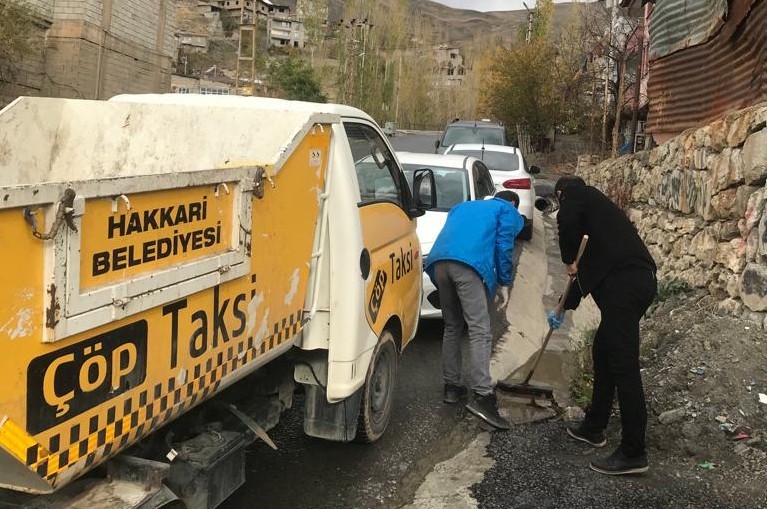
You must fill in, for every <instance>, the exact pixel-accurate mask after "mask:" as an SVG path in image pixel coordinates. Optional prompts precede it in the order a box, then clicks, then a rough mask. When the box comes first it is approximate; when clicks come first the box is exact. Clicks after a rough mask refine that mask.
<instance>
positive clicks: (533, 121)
mask: <svg viewBox="0 0 767 509" xmlns="http://www.w3.org/2000/svg"><path fill="white" fill-rule="evenodd" d="M555 58H556V55H555V51H554V48H553V46H552V45H551V44H549V43H548V42H546V41H541V40H535V39H534V40H533V41H532V42H531V43H530V44H517V45H515V46H513V47H512V48H511V49H507V48H504V47H502V46H497V47H496V48H495V49H493V50H491V51H490V52H488V53H487V54H486V55H485V57H484V58H483V60H482V63H481V65H480V74H481V75H483V76H485V77H486V78H485V87H484V88H482V89H481V90H480V104H481V109H482V111H484V112H486V113H489V114H491V115H492V116H495V117H497V118H499V119H500V120H502V121H503V122H504V123H506V124H508V125H511V126H514V125H520V126H522V127H523V128H524V129H525V130H526V132H527V134H528V135H530V138H531V140H532V141H533V143H535V142H536V141H538V140H541V139H543V138H544V137H546V135H547V134H548V133H549V131H550V130H551V128H552V127H553V126H554V125H556V123H557V120H558V119H559V114H560V109H561V104H560V98H559V95H558V94H557V88H556V86H555V85H556V79H555V73H554V61H555Z"/></svg>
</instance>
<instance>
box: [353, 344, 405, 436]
mask: <svg viewBox="0 0 767 509" xmlns="http://www.w3.org/2000/svg"><path fill="white" fill-rule="evenodd" d="M396 379H397V345H396V343H395V342H394V336H392V333H391V332H389V331H388V330H385V331H383V334H381V338H380V339H379V340H378V345H377V346H376V349H375V351H374V352H373V358H372V359H371V361H370V367H369V368H368V373H367V377H366V378H365V386H364V387H363V393H362V403H361V404H360V415H359V419H358V420H357V440H358V441H360V442H366V443H373V442H375V441H376V440H378V439H379V438H381V435H383V433H384V431H386V426H387V425H388V424H389V417H391V410H392V406H393V405H394V389H395V386H396Z"/></svg>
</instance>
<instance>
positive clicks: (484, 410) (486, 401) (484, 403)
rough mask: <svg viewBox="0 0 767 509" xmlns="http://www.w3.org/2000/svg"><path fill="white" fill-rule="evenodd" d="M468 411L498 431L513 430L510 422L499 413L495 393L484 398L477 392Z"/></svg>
mask: <svg viewBox="0 0 767 509" xmlns="http://www.w3.org/2000/svg"><path fill="white" fill-rule="evenodd" d="M466 409H467V410H468V411H469V412H471V413H473V414H474V415H476V416H477V417H479V418H480V419H482V420H483V421H485V422H486V423H488V424H489V425H490V426H492V427H494V428H496V429H500V430H504V431H505V430H507V429H510V428H511V424H509V421H507V420H506V419H504V418H503V417H501V414H499V413H498V401H497V400H496V398H495V394H493V393H490V394H488V395H487V396H483V395H481V394H477V393H476V392H475V393H474V398H473V399H472V400H471V401H469V403H468V404H467V405H466Z"/></svg>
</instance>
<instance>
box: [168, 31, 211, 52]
mask: <svg viewBox="0 0 767 509" xmlns="http://www.w3.org/2000/svg"><path fill="white" fill-rule="evenodd" d="M176 39H177V43H178V49H179V50H181V51H183V52H184V53H207V52H208V39H209V37H208V35H207V34H195V33H192V32H176Z"/></svg>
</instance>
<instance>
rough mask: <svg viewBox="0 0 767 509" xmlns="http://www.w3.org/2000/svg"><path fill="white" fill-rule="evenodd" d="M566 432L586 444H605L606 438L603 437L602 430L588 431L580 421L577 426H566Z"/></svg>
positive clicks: (599, 445)
mask: <svg viewBox="0 0 767 509" xmlns="http://www.w3.org/2000/svg"><path fill="white" fill-rule="evenodd" d="M567 434H568V435H570V436H571V437H573V438H574V439H576V440H580V441H581V442H586V443H587V444H589V445H591V446H594V447H604V446H606V445H607V439H606V438H605V434H604V432H602V431H598V432H593V431H588V430H586V429H585V427H584V426H583V423H581V424H580V425H579V426H568V427H567Z"/></svg>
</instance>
